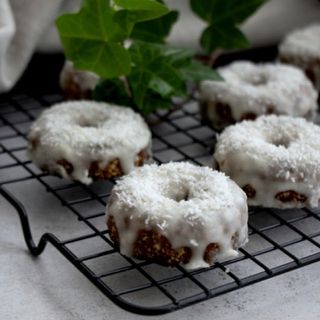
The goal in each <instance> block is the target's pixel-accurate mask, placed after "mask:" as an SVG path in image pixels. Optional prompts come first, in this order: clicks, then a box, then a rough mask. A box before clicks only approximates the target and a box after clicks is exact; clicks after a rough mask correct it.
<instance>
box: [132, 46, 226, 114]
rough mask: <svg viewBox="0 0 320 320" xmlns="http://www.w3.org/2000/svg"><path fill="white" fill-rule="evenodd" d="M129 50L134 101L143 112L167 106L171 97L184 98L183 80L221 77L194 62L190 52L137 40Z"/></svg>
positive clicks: (185, 87) (185, 93)
mask: <svg viewBox="0 0 320 320" xmlns="http://www.w3.org/2000/svg"><path fill="white" fill-rule="evenodd" d="M130 53H131V58H132V63H133V67H132V71H131V74H130V75H129V77H128V80H129V83H130V88H131V90H132V94H133V99H134V103H135V105H136V107H137V108H138V109H139V110H141V111H142V112H143V113H144V114H148V113H150V112H152V111H154V110H156V109H158V108H170V107H171V106H172V98H173V97H180V98H184V97H186V96H187V93H188V92H187V85H186V81H192V82H197V81H200V80H203V79H213V80H221V78H220V77H219V76H218V75H217V73H216V72H215V71H213V70H211V69H210V68H209V67H205V66H203V65H201V64H200V63H199V62H195V61H194V60H193V59H192V57H193V54H192V51H188V50H185V49H176V48H171V47H167V46H165V45H159V44H152V43H145V42H142V41H136V42H134V44H133V45H132V46H131V48H130Z"/></svg>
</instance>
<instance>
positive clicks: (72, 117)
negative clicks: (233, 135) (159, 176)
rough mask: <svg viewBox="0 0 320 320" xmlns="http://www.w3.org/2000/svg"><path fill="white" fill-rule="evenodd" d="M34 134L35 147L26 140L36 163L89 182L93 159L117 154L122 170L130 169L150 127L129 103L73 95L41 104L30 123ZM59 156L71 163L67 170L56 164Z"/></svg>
mask: <svg viewBox="0 0 320 320" xmlns="http://www.w3.org/2000/svg"><path fill="white" fill-rule="evenodd" d="M32 140H36V141H38V142H39V143H38V146H37V147H36V148H35V149H33V148H32V147H31V143H29V155H30V157H31V160H32V161H33V162H34V163H35V164H36V165H37V166H39V167H43V166H47V167H48V168H49V171H50V172H58V173H59V174H60V175H61V176H63V177H64V178H71V179H74V180H78V181H81V182H83V183H85V184H89V183H91V182H92V179H91V178H90V177H89V176H88V170H89V167H90V165H91V163H92V162H93V161H98V162H99V165H100V167H101V169H103V168H105V166H106V165H107V164H108V163H109V162H110V161H112V160H114V159H116V158H118V159H119V160H120V163H121V167H122V170H123V172H124V173H125V174H127V173H129V172H130V171H131V170H132V169H133V168H134V161H135V158H136V156H137V154H138V153H139V152H140V151H141V150H144V149H148V151H149V153H150V146H151V133H150V130H149V128H148V126H147V125H146V123H145V122H144V120H143V118H142V117H141V116H140V115H138V114H137V113H135V112H134V111H133V110H132V109H130V108H127V107H120V106H115V105H110V104H107V103H99V102H93V101H74V102H64V103H59V104H56V105H54V106H52V107H51V108H49V109H47V110H45V111H44V112H43V113H42V114H41V115H40V117H39V118H38V119H37V120H36V121H35V122H34V123H33V125H32V127H31V131H30V133H29V141H32ZM61 159H65V160H67V161H68V162H70V163H71V164H72V165H73V168H74V169H73V172H72V173H71V175H70V176H69V175H68V173H67V172H66V170H65V169H64V167H63V166H61V165H58V164H57V161H58V160H61Z"/></svg>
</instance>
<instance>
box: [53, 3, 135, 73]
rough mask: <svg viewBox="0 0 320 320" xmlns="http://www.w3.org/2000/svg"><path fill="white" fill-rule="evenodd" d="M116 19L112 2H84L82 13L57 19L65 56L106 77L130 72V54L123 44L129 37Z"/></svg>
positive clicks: (84, 68)
mask: <svg viewBox="0 0 320 320" xmlns="http://www.w3.org/2000/svg"><path fill="white" fill-rule="evenodd" d="M113 18H114V11H113V9H112V8H111V7H110V3H109V1H107V0H84V3H83V7H82V9H81V10H80V12H78V13H75V14H65V15H63V16H61V17H59V18H58V19H57V20H56V25H57V27H58V30H59V33H60V38H61V41H62V44H63V46H64V49H65V54H66V56H67V58H68V59H69V60H72V61H73V63H74V66H75V68H77V69H79V70H90V71H92V72H95V73H96V74H98V75H99V76H101V77H103V78H113V77H118V76H120V75H126V74H128V73H129V72H130V65H131V59H130V55H129V52H128V51H127V50H126V49H125V48H124V47H123V46H122V45H121V44H120V41H122V40H124V39H125V36H126V35H125V33H123V32H121V29H120V27H119V25H118V24H117V23H114V19H113Z"/></svg>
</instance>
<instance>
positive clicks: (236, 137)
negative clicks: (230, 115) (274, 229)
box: [214, 115, 320, 209]
mask: <svg viewBox="0 0 320 320" xmlns="http://www.w3.org/2000/svg"><path fill="white" fill-rule="evenodd" d="M319 141H320V127H319V126H317V125H315V124H313V123H311V122H307V121H306V120H305V119H303V118H293V117H290V116H276V115H269V116H261V117H259V118H258V119H256V120H255V121H243V122H241V123H238V124H235V125H232V126H230V127H228V128H226V129H225V130H224V131H223V132H222V134H221V135H220V136H219V137H218V139H217V144H216V148H215V152H214V166H215V167H216V168H217V169H219V170H220V171H222V172H224V173H225V174H226V175H228V176H230V178H231V179H233V180H234V181H235V182H236V183H237V184H238V185H239V186H240V187H241V188H242V189H243V190H244V191H245V193H246V194H247V197H248V204H249V205H252V206H264V207H273V208H281V209H283V208H301V207H311V208H314V207H318V206H319V199H320V144H319Z"/></svg>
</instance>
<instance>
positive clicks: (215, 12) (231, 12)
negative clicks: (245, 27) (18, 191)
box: [190, 0, 267, 53]
mask: <svg viewBox="0 0 320 320" xmlns="http://www.w3.org/2000/svg"><path fill="white" fill-rule="evenodd" d="M266 1H267V0H210V1H208V0H190V4H191V8H192V10H193V12H194V13H196V14H197V15H198V16H199V17H200V18H202V19H203V20H205V21H207V22H208V27H207V28H206V29H205V30H204V31H203V33H202V36H201V39H200V43H201V46H202V47H203V48H204V49H205V51H206V52H207V53H211V52H212V51H213V50H215V49H217V48H221V49H235V48H245V47H247V46H248V45H249V42H248V40H247V39H246V37H245V36H244V34H243V33H242V32H241V31H240V30H239V28H238V25H239V24H240V23H242V22H243V21H244V20H246V19H247V18H248V17H249V16H250V15H251V14H253V13H254V12H255V11H256V10H257V9H258V8H259V7H260V6H261V5H262V4H264V3H265V2H266Z"/></svg>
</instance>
